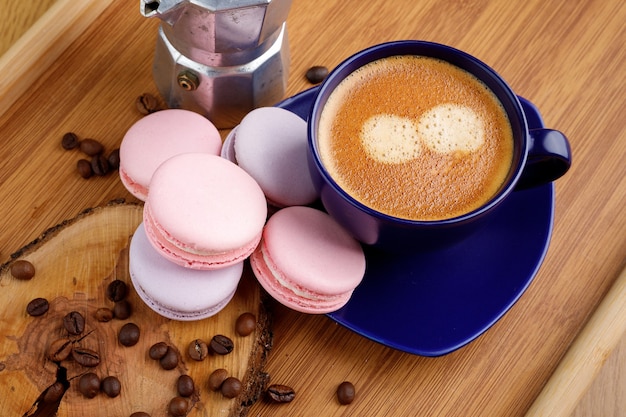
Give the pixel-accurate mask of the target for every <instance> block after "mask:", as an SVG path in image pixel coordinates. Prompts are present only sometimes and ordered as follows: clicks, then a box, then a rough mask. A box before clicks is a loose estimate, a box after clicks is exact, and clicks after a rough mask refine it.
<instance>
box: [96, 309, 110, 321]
mask: <svg viewBox="0 0 626 417" xmlns="http://www.w3.org/2000/svg"><path fill="white" fill-rule="evenodd" d="M94 315H95V317H96V320H98V321H99V322H102V323H105V322H107V321H111V320H113V310H111V309H110V308H108V307H101V308H99V309H97V310H96V313H95V314H94Z"/></svg>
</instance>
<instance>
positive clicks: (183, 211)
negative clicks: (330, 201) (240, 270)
mask: <svg viewBox="0 0 626 417" xmlns="http://www.w3.org/2000/svg"><path fill="white" fill-rule="evenodd" d="M143 218H144V223H145V228H146V234H147V236H148V240H149V241H150V242H151V243H152V244H153V246H154V247H155V249H156V250H157V251H158V252H159V253H160V254H161V255H162V256H164V257H165V258H166V259H169V260H170V261H172V262H174V263H176V264H179V265H181V266H184V267H188V268H194V269H217V268H222V267H225V266H229V265H232V264H235V263H237V262H241V261H242V260H244V259H245V258H247V257H248V256H249V255H250V254H251V253H252V251H253V250H254V249H255V248H256V246H257V244H258V242H259V240H260V238H261V233H262V230H263V225H264V224H265V220H266V218H267V203H266V201H265V196H264V195H263V191H261V188H260V187H259V185H258V184H257V183H256V181H255V180H254V179H253V178H252V177H251V176H250V175H249V174H248V173H246V172H245V171H244V170H243V169H241V168H239V167H238V166H237V165H235V164H233V163H232V162H230V161H227V160H226V159H224V158H221V157H219V156H215V155H210V154H203V153H188V154H181V155H177V156H174V157H172V158H170V159H168V160H167V161H165V162H164V163H162V164H161V165H160V166H159V168H158V169H157V170H156V171H155V173H154V175H153V177H152V180H151V183H150V192H149V193H148V199H147V200H146V202H145V204H144V217H143Z"/></svg>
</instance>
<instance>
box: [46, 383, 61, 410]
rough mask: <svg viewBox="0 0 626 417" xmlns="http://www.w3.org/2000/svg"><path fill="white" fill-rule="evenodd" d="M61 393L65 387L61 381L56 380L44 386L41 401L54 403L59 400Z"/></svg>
mask: <svg viewBox="0 0 626 417" xmlns="http://www.w3.org/2000/svg"><path fill="white" fill-rule="evenodd" d="M63 394H65V387H64V386H63V384H62V383H61V382H59V381H56V382H55V383H54V384H52V385H50V386H49V387H48V388H46V390H45V391H44V394H43V398H42V401H43V402H44V403H47V404H49V403H56V402H57V401H59V400H61V398H62V397H63Z"/></svg>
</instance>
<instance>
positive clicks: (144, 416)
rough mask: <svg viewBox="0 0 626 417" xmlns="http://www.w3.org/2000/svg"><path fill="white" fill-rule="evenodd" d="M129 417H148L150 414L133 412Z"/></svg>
mask: <svg viewBox="0 0 626 417" xmlns="http://www.w3.org/2000/svg"><path fill="white" fill-rule="evenodd" d="M130 417H150V414H148V413H144V412H143V411H135V412H134V413H132V414H131V415H130Z"/></svg>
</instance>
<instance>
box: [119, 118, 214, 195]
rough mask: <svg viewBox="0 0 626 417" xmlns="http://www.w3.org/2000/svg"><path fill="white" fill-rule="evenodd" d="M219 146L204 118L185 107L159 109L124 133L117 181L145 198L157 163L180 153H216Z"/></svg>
mask: <svg viewBox="0 0 626 417" xmlns="http://www.w3.org/2000/svg"><path fill="white" fill-rule="evenodd" d="M221 148H222V139H221V137H220V133H219V131H218V130H217V128H216V127H215V126H214V125H213V123H211V122H210V121H209V120H208V119H207V118H206V117H204V116H201V115H200V114H198V113H194V112H192V111H189V110H182V109H167V110H161V111H158V112H155V113H152V114H149V115H147V116H145V117H143V118H141V119H140V120H139V121H137V122H136V123H135V124H133V125H132V126H131V127H130V129H128V131H127V132H126V134H125V135H124V138H123V139H122V144H121V145H120V167H119V175H120V180H121V181H122V184H124V186H125V187H126V189H127V190H128V191H130V193H131V194H133V195H134V196H135V197H137V198H138V199H140V200H142V201H145V200H146V197H147V195H148V189H149V185H150V180H151V178H152V175H153V174H154V171H155V170H156V169H157V167H158V166H159V165H161V163H163V162H165V161H166V160H167V159H169V158H171V157H172V156H174V155H178V154H181V153H189V152H202V153H209V154H212V155H219V153H220V151H221Z"/></svg>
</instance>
